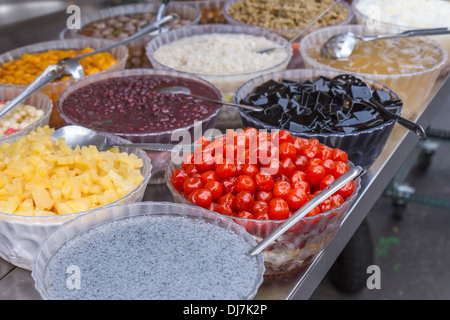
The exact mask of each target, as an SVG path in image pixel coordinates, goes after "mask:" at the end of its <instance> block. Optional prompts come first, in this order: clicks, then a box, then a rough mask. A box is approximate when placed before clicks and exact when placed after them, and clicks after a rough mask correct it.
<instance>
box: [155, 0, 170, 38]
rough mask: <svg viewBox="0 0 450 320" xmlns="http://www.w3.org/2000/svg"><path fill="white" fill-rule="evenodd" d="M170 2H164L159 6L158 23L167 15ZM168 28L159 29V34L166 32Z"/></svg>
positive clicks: (165, 0) (164, 0) (168, 0)
mask: <svg viewBox="0 0 450 320" xmlns="http://www.w3.org/2000/svg"><path fill="white" fill-rule="evenodd" d="M169 2H170V0H162V1H161V4H160V5H159V8H158V12H157V13H156V21H159V20H161V19H162V18H163V17H164V15H165V14H166V10H167V6H168V5H169ZM166 31H167V28H161V29H159V33H162V32H166Z"/></svg>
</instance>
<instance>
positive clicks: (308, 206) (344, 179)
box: [249, 166, 363, 256]
mask: <svg viewBox="0 0 450 320" xmlns="http://www.w3.org/2000/svg"><path fill="white" fill-rule="evenodd" d="M362 173H363V169H362V168H361V167H359V166H356V167H353V168H351V169H350V170H348V171H347V172H346V173H344V174H343V175H342V176H340V177H339V178H338V179H336V180H335V181H334V182H333V183H332V184H330V185H329V186H328V187H327V188H325V189H323V190H322V191H321V192H319V193H318V194H317V195H316V196H315V197H314V198H312V199H311V200H309V201H308V202H307V203H305V204H304V205H303V206H302V207H301V208H300V209H299V210H297V212H295V213H294V214H293V215H292V216H291V217H290V218H289V219H287V220H286V221H285V222H283V224H281V225H280V226H279V227H278V228H276V229H275V231H273V232H272V233H271V234H270V235H269V236H267V237H266V238H264V239H263V240H262V241H261V242H260V243H258V244H257V245H256V246H255V247H253V249H252V250H250V251H249V255H251V256H254V255H257V254H259V253H261V252H262V251H263V250H264V249H265V248H267V247H268V246H269V245H270V244H272V242H273V241H275V240H276V239H277V238H278V237H279V236H281V235H282V234H283V233H285V232H286V231H287V230H288V229H289V228H291V227H292V226H293V225H294V224H296V223H297V222H298V221H300V219H301V218H303V217H304V216H305V215H307V214H308V213H309V212H310V211H311V210H312V209H314V208H315V207H316V206H317V205H319V204H320V203H322V202H323V201H324V200H325V199H326V198H328V197H329V196H331V195H332V194H333V193H335V192H336V191H338V190H339V189H340V188H342V187H343V186H344V185H345V184H347V183H348V182H349V181H350V180H353V179H355V178H357V177H358V176H360V175H361V174H362Z"/></svg>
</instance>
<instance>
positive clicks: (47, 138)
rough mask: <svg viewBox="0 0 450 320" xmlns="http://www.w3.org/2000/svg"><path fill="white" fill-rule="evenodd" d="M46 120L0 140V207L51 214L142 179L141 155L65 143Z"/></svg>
mask: <svg viewBox="0 0 450 320" xmlns="http://www.w3.org/2000/svg"><path fill="white" fill-rule="evenodd" d="M53 132H54V130H53V129H50V128H49V127H48V126H45V127H42V128H41V127H40V128H37V130H36V131H32V132H31V133H30V134H29V135H27V136H23V137H20V138H19V139H18V140H17V141H16V142H14V143H6V142H5V143H3V144H2V145H1V146H0V212H4V213H9V214H16V215H24V216H53V215H61V214H70V213H76V212H82V211H87V210H90V209H93V208H96V207H99V206H103V205H106V204H110V203H112V202H114V201H116V200H118V199H120V198H122V197H124V196H126V195H128V194H129V193H130V192H132V191H133V190H134V189H136V188H137V187H138V186H139V184H140V183H141V182H142V181H143V176H142V174H141V170H140V168H141V167H142V166H143V162H142V159H139V158H138V157H137V156H136V155H134V154H127V153H125V152H119V151H118V149H111V150H109V151H102V152H99V151H98V150H97V147H95V146H89V147H82V148H80V147H79V146H77V147H76V148H75V149H72V148H70V147H69V146H68V145H67V144H66V143H65V140H64V138H61V139H59V140H58V141H55V140H54V139H52V137H51V135H52V133H53Z"/></svg>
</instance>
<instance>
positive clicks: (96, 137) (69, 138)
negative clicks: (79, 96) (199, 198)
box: [52, 125, 195, 151]
mask: <svg viewBox="0 0 450 320" xmlns="http://www.w3.org/2000/svg"><path fill="white" fill-rule="evenodd" d="M52 138H53V139H54V140H58V139H59V138H64V139H65V141H66V143H67V145H68V146H69V147H71V148H72V149H73V148H75V147H76V146H80V147H88V146H96V147H97V149H98V151H106V150H109V149H111V148H119V147H124V148H136V149H144V150H149V151H172V150H174V149H175V147H177V146H179V147H182V146H181V145H175V144H169V143H166V144H165V143H130V144H110V145H109V144H107V143H106V137H105V136H104V135H102V134H100V133H98V132H96V131H94V130H91V129H89V128H86V127H83V126H78V125H68V126H64V127H61V128H59V129H57V130H55V132H53V134H52ZM186 146H187V147H195V145H186Z"/></svg>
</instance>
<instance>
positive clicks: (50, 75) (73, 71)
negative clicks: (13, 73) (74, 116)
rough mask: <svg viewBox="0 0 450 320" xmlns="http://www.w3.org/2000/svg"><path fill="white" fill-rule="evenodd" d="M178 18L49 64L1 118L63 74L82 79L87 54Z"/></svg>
mask: <svg viewBox="0 0 450 320" xmlns="http://www.w3.org/2000/svg"><path fill="white" fill-rule="evenodd" d="M176 19H177V18H176V17H175V16H174V15H167V16H165V17H164V18H163V19H161V20H160V21H154V22H152V23H150V24H148V25H147V26H145V27H143V28H142V29H140V30H139V31H138V32H136V33H135V34H133V35H132V36H130V37H128V38H126V39H124V40H122V41H119V42H115V43H113V44H111V45H109V46H106V47H104V48H101V49H98V50H95V51H92V52H88V53H86V54H83V55H81V56H78V57H76V58H66V59H62V60H61V61H59V62H58V63H57V64H56V65H50V66H48V67H47V68H46V69H45V70H44V71H43V72H42V73H41V74H40V75H39V76H38V77H37V78H36V79H35V80H34V81H33V82H31V83H30V84H29V85H28V86H27V87H26V88H25V89H24V90H23V91H22V92H21V93H20V94H19V95H17V96H16V97H14V98H13V99H12V100H11V101H10V102H9V103H8V104H7V105H6V106H4V107H3V108H2V109H1V110H0V118H2V117H3V116H4V115H5V114H7V113H8V112H9V111H11V109H12V108H14V107H15V106H17V105H18V104H19V103H21V102H22V101H23V100H25V99H26V98H28V97H29V96H30V95H32V94H33V93H35V92H36V91H38V90H39V89H41V88H42V87H43V86H45V85H46V84H47V83H50V82H51V81H53V80H55V79H57V78H59V77H61V76H63V75H71V76H72V77H73V78H74V79H75V80H78V79H80V78H81V77H83V76H84V72H83V68H82V66H81V65H80V63H79V60H80V59H82V58H85V57H87V56H90V55H93V54H96V53H99V52H103V51H107V50H110V49H112V48H115V47H117V46H120V45H122V44H124V43H127V42H130V41H132V40H135V39H137V38H139V37H142V36H144V35H145V34H147V33H149V32H153V31H155V30H158V29H159V28H161V27H163V26H165V25H167V24H169V23H172V22H173V21H175V20H176Z"/></svg>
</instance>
